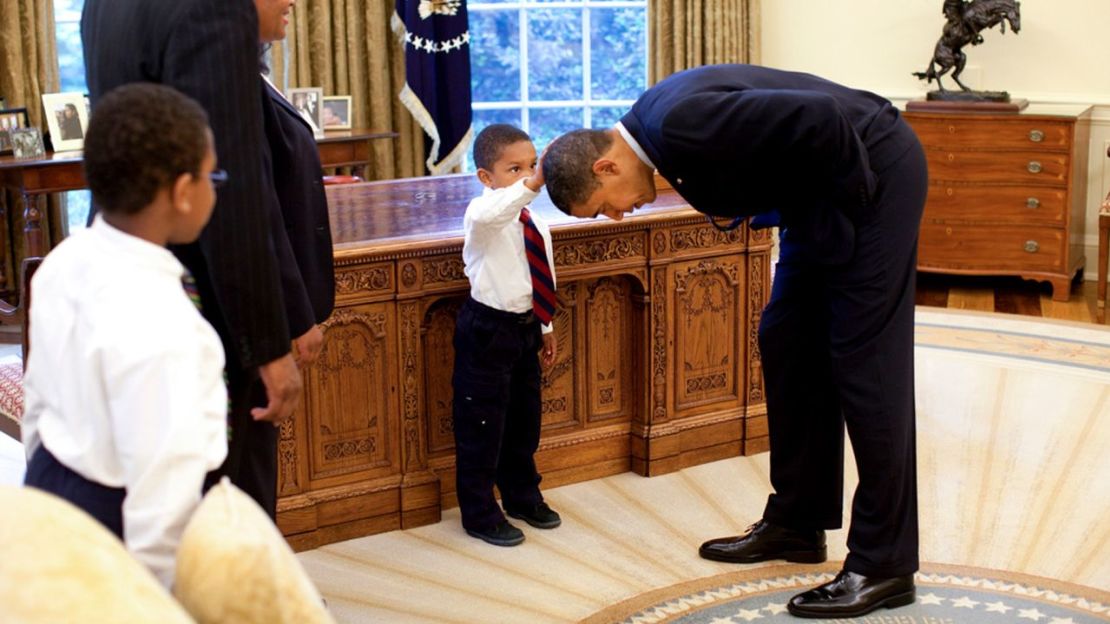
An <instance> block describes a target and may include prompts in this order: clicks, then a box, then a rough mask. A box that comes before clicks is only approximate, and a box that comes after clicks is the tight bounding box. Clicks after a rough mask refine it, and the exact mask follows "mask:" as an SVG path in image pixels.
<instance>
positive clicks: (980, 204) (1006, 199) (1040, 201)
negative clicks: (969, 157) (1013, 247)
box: [925, 181, 1068, 227]
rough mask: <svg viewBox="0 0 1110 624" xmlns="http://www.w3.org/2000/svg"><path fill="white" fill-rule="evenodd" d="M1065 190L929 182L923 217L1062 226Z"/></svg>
mask: <svg viewBox="0 0 1110 624" xmlns="http://www.w3.org/2000/svg"><path fill="white" fill-rule="evenodd" d="M1067 197H1068V194H1067V190H1066V189H1062V188H1052V187H1044V186H975V185H970V186H969V185H961V184H945V183H944V182H943V181H942V182H939V183H933V184H930V185H929V199H928V202H927V203H926V204H925V218H926V220H944V219H948V220H953V219H954V220H961V221H990V222H994V223H1022V224H1028V225H1055V226H1059V227H1063V225H1064V219H1065V216H1066V206H1067Z"/></svg>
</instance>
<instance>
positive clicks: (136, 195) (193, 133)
mask: <svg viewBox="0 0 1110 624" xmlns="http://www.w3.org/2000/svg"><path fill="white" fill-rule="evenodd" d="M207 131H208V115H206V114H205V112H204V109H203V108H201V107H200V105H199V104H197V103H196V102H195V101H193V100H192V99H191V98H189V97H187V96H185V95H184V94H182V93H180V92H178V91H176V90H174V89H172V88H170V87H167V86H163V85H159V84H154V83H149V82H139V83H132V84H127V85H123V86H121V87H117V88H115V89H112V90H111V91H109V92H108V93H106V94H105V95H104V97H102V98H101V99H100V101H99V102H97V103H96V108H95V109H94V110H93V113H92V118H91V119H90V120H89V129H88V132H87V133H86V134H85V148H84V149H85V155H84V160H85V179H86V180H87V181H88V184H89V190H91V191H92V195H93V201H95V202H96V206H97V208H98V209H100V210H103V211H104V212H108V213H115V214H125V215H129V214H135V213H138V212H140V211H141V210H142V209H143V208H144V207H146V206H147V205H149V204H150V203H151V202H152V201H153V200H154V197H155V195H157V194H158V191H159V190H161V189H162V188H165V187H167V186H169V185H172V184H173V183H174V181H175V180H176V179H177V178H178V176H180V175H182V174H185V173H192V174H199V173H200V163H201V161H202V160H204V156H205V154H206V153H207V151H208V141H209V139H208V132H207Z"/></svg>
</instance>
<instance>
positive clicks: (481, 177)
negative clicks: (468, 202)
mask: <svg viewBox="0 0 1110 624" xmlns="http://www.w3.org/2000/svg"><path fill="white" fill-rule="evenodd" d="M478 181H479V182H481V183H482V184H484V185H486V186H490V187H492V186H493V174H491V173H490V172H489V171H487V170H485V169H482V168H481V167H479V168H478Z"/></svg>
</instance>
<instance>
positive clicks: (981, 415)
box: [299, 308, 1110, 624]
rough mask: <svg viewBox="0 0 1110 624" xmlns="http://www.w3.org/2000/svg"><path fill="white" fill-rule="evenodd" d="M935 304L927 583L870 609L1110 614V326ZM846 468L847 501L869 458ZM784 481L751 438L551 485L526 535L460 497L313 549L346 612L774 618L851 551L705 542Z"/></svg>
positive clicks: (507, 617)
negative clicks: (414, 519)
mask: <svg viewBox="0 0 1110 624" xmlns="http://www.w3.org/2000/svg"><path fill="white" fill-rule="evenodd" d="M917 322H918V330H917V379H918V397H917V404H918V440H919V475H920V504H919V506H920V510H921V511H920V513H921V531H922V536H921V537H922V544H921V557H922V560H923V561H924V562H925V563H924V564H923V566H922V573H921V574H919V576H918V584H919V588H920V589H919V591H918V596H919V600H918V603H917V604H916V605H915V606H914V607H911V608H908V609H899V610H893V611H886V612H883V613H876V614H874V615H873V616H870V617H872V618H873V619H870V620H869V619H867V618H861V619H860V620H859V621H861V622H862V621H873V622H890V623H894V624H901V623H903V622H905V623H909V622H917V623H921V624H926V623H934V622H935V623H940V622H952V623H955V622H1003V621H1018V622H1021V621H1030V622H1039V623H1041V624H1067V623H1068V622H1072V623H1073V624H1078V623H1079V622H1088V621H1110V615H1108V612H1107V610H1106V609H1107V602H1108V601H1107V594H1106V592H1107V591H1110V330H1107V329H1104V328H1100V327H1096V326H1090V325H1077V324H1070V323H1062V322H1051V321H1043V320H1032V319H1028V318H1022V317H1012V316H1001V315H987V314H969V313H954V312H950V311H939V310H931V309H927V308H919V310H918V318H917ZM848 456H849V458H850V454H848ZM846 474H847V477H846V478H847V480H848V482H847V483H846V487H847V489H846V493H845V496H846V500H847V497H848V496H850V494H851V490H852V488H853V487H854V485H855V467H854V465H852V464H851V463H850V459H849V464H848V466H847V470H846ZM769 491H770V484H769V482H768V479H767V455H766V454H763V455H758V456H754V457H738V458H734V459H728V460H724V461H719V462H714V463H712V464H706V465H702V466H696V467H693V468H689V469H686V470H683V471H680V472H678V473H673V474H669V475H664V476H660V477H653V478H650V479H647V478H642V477H639V476H636V475H634V474H622V475H616V476H614V477H609V478H606V479H600V480H596V481H591V482H586V483H579V484H574V485H570V486H565V487H561V488H557V489H554V490H550V491H548V492H546V495H547V497H548V500H549V502H550V503H551V504H552V506H553V507H554V508H555V509H557V510H558V511H559V512H560V513H562V515H563V518H564V524H563V526H562V527H560V528H558V529H555V530H552V531H540V530H537V529H532V528H531V527H528V526H524V527H522V528H523V529H524V531H525V533H526V535H527V540H526V541H525V543H524V544H522V545H521V546H519V547H516V548H509V549H504V548H496V547H493V546H488V545H486V544H484V543H482V542H479V541H477V540H475V539H472V538H469V537H467V536H466V534H465V533H464V532H463V531H462V529H461V527H460V526H459V521H458V512H457V510H450V511H448V512H446V513H445V514H444V518H443V521H442V522H440V523H439V524H436V525H432V526H427V527H421V528H418V529H413V530H409V531H395V532H392V533H386V534H382V535H376V536H371V537H366V538H361V539H357V540H351V541H348V542H343V543H340V544H332V545H329V546H325V547H323V548H320V549H317V550H314V551H309V552H305V553H301V554H300V555H299V557H300V558H301V561H302V562H303V563H304V565H305V567H306V569H307V570H308V572H309V574H310V575H311V576H312V578H313V579H314V580H315V581H316V583H317V585H318V586H319V588H320V590H321V591H322V593H323V594H324V596H325V597H326V599H327V601H328V606H329V608H330V609H331V611H332V613H333V614H334V615H335V616H336V619H337V620H338V621H340V622H389V623H394V622H398V623H400V622H423V623H433V622H434V623H460V624H462V623H466V624H471V623H487V622H521V623H529V624H531V623H541V622H580V621H585V622H595V623H596V622H609V621H612V622H624V621H627V622H645V623H646V622H680V621H681V622H708V623H714V624H726V623H728V622H746V621H757V620H758V621H774V619H775V618H785V617H787V616H786V615H785V614H783V613H781V612H779V610H780V607H781V605H783V604H784V603H785V602H784V601H785V599H786V598H788V597H789V595H792V593H793V592H796V591H800V590H801V589H804V588H805V587H808V586H809V585H813V584H817V583H819V582H822V579H824V578H827V577H826V576H823V575H827V574H829V573H832V572H835V569H836V565H835V564H826V565H824V566H805V567H800V566H789V567H786V566H780V565H776V564H774V563H769V564H762V565H759V566H736V565H729V564H722V563H715V562H710V561H705V560H702V559H700V558H698V556H697V547H698V545H699V544H700V543H701V542H702V541H703V540H705V539H709V538H712V537H719V536H722V535H729V534H736V533H738V532H740V531H742V530H743V529H744V527H745V526H746V525H747V524H749V523H750V522H752V521H754V520H756V519H758V517H759V515H760V513H761V511H762V509H763V504H764V502H765V500H766V496H767V494H768V492H769ZM848 507H849V505H848V504H847V503H846V504H845V509H847V508H848ZM844 537H845V531H844V530H840V531H835V532H832V533H830V535H829V544H830V559H832V560H837V561H839V560H842V559H843V558H844V556H845V554H846V551H845V548H844ZM775 579H786V580H785V581H784V580H777V581H776V580H775ZM761 583H762V585H761ZM768 583H770V584H768ZM775 583H779V584H780V585H781V587H778V586H776V585H775ZM788 594H789V595H788ZM699 596H700V597H699ZM691 597H693V598H691ZM710 598H712V599H710ZM676 601H677V602H676ZM695 603H697V604H695ZM667 605H670V606H669V607H667ZM676 605H678V606H676ZM683 605H685V606H684V607H683ZM695 607H696V608H695ZM661 609H662V610H661ZM667 609H670V611H667ZM683 618H687V619H683ZM883 618H885V619H883ZM899 618H901V619H899Z"/></svg>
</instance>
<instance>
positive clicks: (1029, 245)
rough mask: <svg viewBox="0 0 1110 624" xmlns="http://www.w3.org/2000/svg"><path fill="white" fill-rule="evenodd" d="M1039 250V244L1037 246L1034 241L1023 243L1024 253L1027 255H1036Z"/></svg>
mask: <svg viewBox="0 0 1110 624" xmlns="http://www.w3.org/2000/svg"><path fill="white" fill-rule="evenodd" d="M1040 248H1041V246H1040V245H1039V244H1037V241H1035V240H1027V241H1025V251H1027V252H1029V253H1037V250H1038V249H1040Z"/></svg>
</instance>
